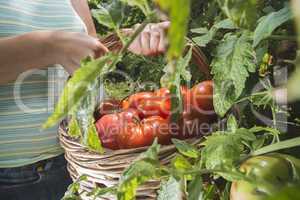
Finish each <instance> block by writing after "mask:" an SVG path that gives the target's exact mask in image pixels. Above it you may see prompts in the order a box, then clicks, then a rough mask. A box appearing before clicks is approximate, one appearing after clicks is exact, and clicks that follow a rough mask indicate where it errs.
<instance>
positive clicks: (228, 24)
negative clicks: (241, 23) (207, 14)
mask: <svg viewBox="0 0 300 200" xmlns="http://www.w3.org/2000/svg"><path fill="white" fill-rule="evenodd" d="M236 28H237V27H236V26H235V25H234V24H233V23H232V21H231V20H230V19H225V20H222V21H220V22H218V23H216V24H215V25H213V26H212V27H211V29H210V30H209V31H207V32H206V34H205V35H202V36H197V37H194V38H193V41H194V42H195V43H196V44H197V45H198V46H201V47H205V46H206V45H207V44H208V43H210V42H211V41H212V40H213V39H214V37H215V35H216V33H217V32H218V30H220V29H236Z"/></svg>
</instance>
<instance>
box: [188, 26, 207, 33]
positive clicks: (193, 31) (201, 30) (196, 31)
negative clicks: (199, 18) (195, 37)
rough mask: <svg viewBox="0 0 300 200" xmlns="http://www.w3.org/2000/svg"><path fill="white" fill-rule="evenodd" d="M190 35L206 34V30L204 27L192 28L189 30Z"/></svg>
mask: <svg viewBox="0 0 300 200" xmlns="http://www.w3.org/2000/svg"><path fill="white" fill-rule="evenodd" d="M190 31H191V32H192V33H198V34H206V33H208V29H207V28H205V27H200V28H193V29H191V30H190Z"/></svg>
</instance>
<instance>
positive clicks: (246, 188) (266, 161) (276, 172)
mask: <svg viewBox="0 0 300 200" xmlns="http://www.w3.org/2000/svg"><path fill="white" fill-rule="evenodd" d="M240 170H241V171H242V172H244V173H245V175H246V176H248V177H251V178H253V179H254V180H255V181H256V184H252V183H249V182H246V181H236V182H233V183H232V186H231V191H230V199H231V200H240V199H243V200H263V199H266V197H268V196H269V195H273V194H276V193H277V192H278V191H280V190H281V189H282V188H283V187H285V186H288V185H291V184H293V183H294V182H295V176H297V174H299V173H300V160H299V159H296V158H294V157H292V156H289V155H284V154H279V153H273V154H267V155H263V156H256V157H253V158H250V159H248V160H246V161H245V162H244V163H243V164H242V165H241V167H240Z"/></svg>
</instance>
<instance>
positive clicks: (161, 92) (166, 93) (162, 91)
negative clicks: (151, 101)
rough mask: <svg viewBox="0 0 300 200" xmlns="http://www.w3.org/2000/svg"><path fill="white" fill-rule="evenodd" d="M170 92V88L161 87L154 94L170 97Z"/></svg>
mask: <svg viewBox="0 0 300 200" xmlns="http://www.w3.org/2000/svg"><path fill="white" fill-rule="evenodd" d="M170 94H171V93H170V90H169V89H168V88H160V89H158V90H156V91H155V92H154V95H155V96H158V97H169V96H170Z"/></svg>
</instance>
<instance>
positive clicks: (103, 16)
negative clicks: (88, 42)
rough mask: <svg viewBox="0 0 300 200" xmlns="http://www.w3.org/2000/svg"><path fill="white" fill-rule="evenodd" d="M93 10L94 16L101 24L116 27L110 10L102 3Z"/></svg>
mask: <svg viewBox="0 0 300 200" xmlns="http://www.w3.org/2000/svg"><path fill="white" fill-rule="evenodd" d="M91 12H92V15H93V17H94V18H95V19H96V20H97V22H98V23H99V24H102V25H104V26H106V27H108V28H111V29H114V28H115V23H114V22H113V20H112V17H111V16H110V14H109V12H108V10H106V9H105V8H104V7H102V6H101V5H99V6H98V9H93V10H92V11H91Z"/></svg>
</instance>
